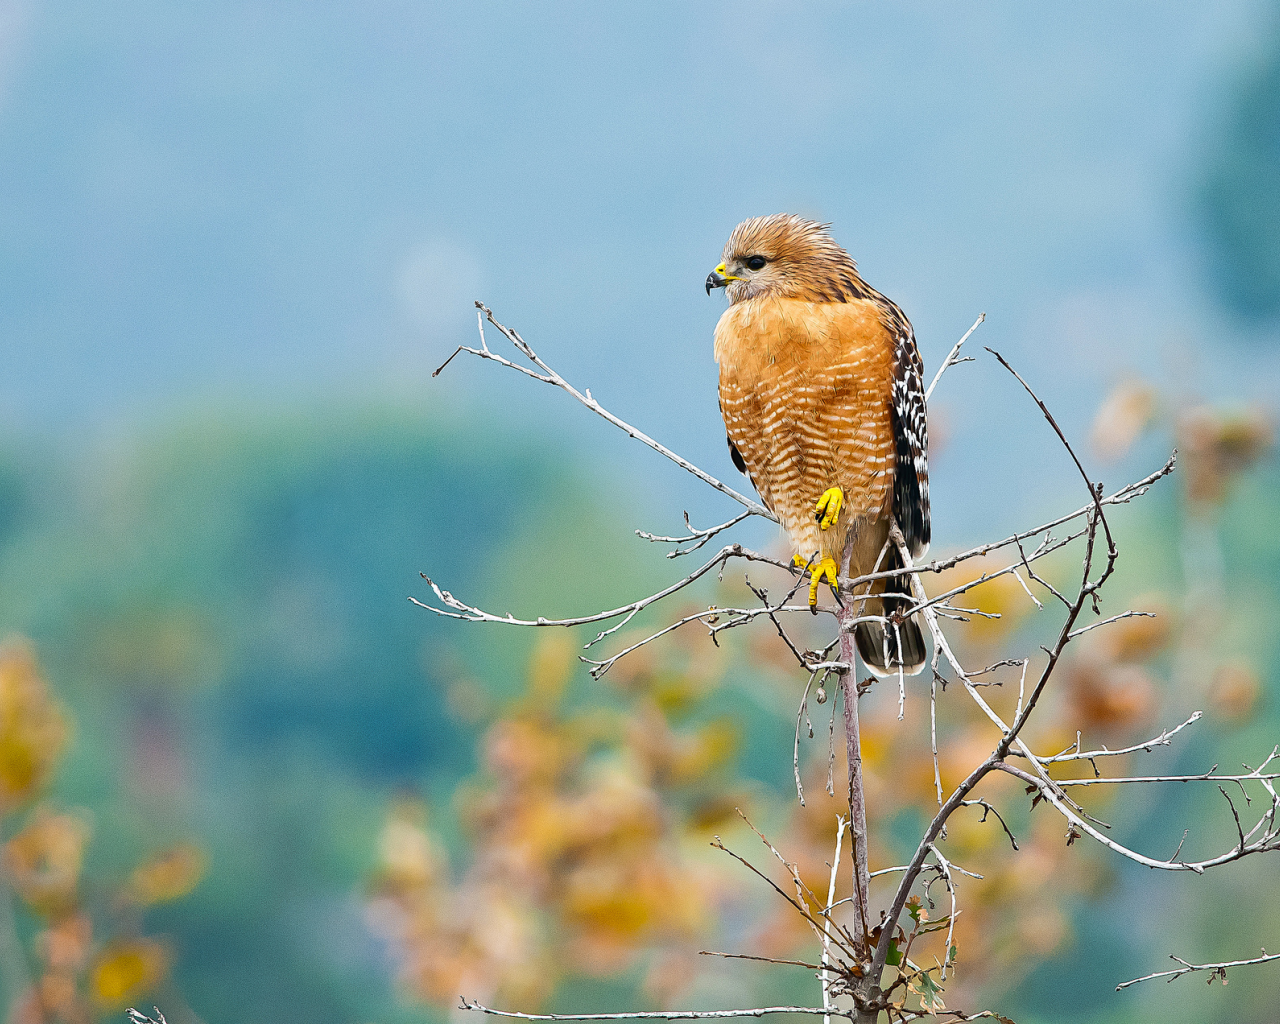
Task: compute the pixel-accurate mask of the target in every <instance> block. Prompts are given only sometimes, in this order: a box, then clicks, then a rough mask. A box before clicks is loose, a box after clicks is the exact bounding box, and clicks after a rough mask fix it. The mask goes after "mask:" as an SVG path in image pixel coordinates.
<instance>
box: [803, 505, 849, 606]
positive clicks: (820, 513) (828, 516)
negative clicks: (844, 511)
mask: <svg viewBox="0 0 1280 1024" xmlns="http://www.w3.org/2000/svg"><path fill="white" fill-rule="evenodd" d="M843 504H844V491H842V490H841V489H840V488H839V487H828V488H827V489H826V491H824V492H823V494H822V497H821V498H819V499H818V504H817V505H815V506H814V507H813V518H814V519H816V520H818V528H819V529H821V530H826V529H828V528H830V527H832V526H835V524H836V521H837V520H838V519H839V518H840V507H841V506H842V505H843ZM810 603H811V604H812V602H810Z"/></svg>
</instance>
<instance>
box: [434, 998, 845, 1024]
mask: <svg viewBox="0 0 1280 1024" xmlns="http://www.w3.org/2000/svg"><path fill="white" fill-rule="evenodd" d="M461 999H462V1005H460V1006H459V1007H458V1009H460V1010H474V1011H476V1012H477V1013H486V1014H488V1015H489V1016H491V1017H514V1018H516V1019H517V1020H710V1019H713V1018H721V1017H764V1016H767V1015H768V1014H771V1013H804V1014H808V1015H809V1016H813V1017H824V1016H827V1015H828V1014H832V1015H834V1016H837V1017H847V1018H849V1019H850V1020H852V1019H853V1014H852V1013H847V1012H844V1011H842V1010H836V1009H826V1008H824V1007H821V1006H758V1007H756V1008H754V1009H751V1010H651V1011H644V1012H636V1013H516V1012H515V1011H513V1010H495V1009H493V1008H492V1007H488V1006H482V1005H481V1004H480V1003H477V1002H476V1001H475V1000H474V999H468V998H467V997H466V996H462V997H461Z"/></svg>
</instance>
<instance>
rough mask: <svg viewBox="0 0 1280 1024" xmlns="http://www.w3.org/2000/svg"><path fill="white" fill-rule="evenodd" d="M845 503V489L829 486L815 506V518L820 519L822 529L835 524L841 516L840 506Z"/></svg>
mask: <svg viewBox="0 0 1280 1024" xmlns="http://www.w3.org/2000/svg"><path fill="white" fill-rule="evenodd" d="M842 505H844V491H842V490H841V489H840V488H839V487H828V488H827V490H826V491H824V492H823V494H822V497H821V498H819V499H818V504H816V505H815V506H814V507H813V518H814V519H816V520H817V521H818V528H819V529H822V530H826V529H829V528H830V527H832V526H835V524H836V521H837V520H838V519H839V518H840V508H841V506H842Z"/></svg>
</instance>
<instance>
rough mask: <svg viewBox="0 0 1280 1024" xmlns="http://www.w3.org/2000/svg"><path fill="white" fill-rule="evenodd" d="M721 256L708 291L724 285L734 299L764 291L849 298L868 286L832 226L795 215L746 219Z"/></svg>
mask: <svg viewBox="0 0 1280 1024" xmlns="http://www.w3.org/2000/svg"><path fill="white" fill-rule="evenodd" d="M721 257H722V259H721V263H720V265H719V266H718V267H716V269H715V270H713V271H711V273H710V274H708V275H707V294H708V295H710V294H711V289H712V288H723V289H725V294H726V295H727V296H728V297H729V302H730V303H734V302H741V301H742V300H743V299H751V298H755V297H756V296H759V295H777V296H779V297H786V298H801V299H808V300H810V301H814V302H845V301H847V300H848V299H851V298H855V297H860V296H861V294H862V291H863V289H865V287H866V286H865V285H864V284H863V283H862V279H861V278H860V277H859V276H858V269H857V265H856V264H855V263H854V262H853V259H852V257H850V256H849V254H848V253H847V252H845V251H844V249H842V248H840V246H839V245H838V244H837V243H836V240H835V239H834V238H832V237H831V235H830V234H828V233H827V225H825V224H819V223H818V222H817V221H812V220H805V219H804V218H803V217H797V216H796V215H795V214H790V213H778V214H774V215H773V216H771V217H754V218H752V219H751V220H744V221H743V222H742V223H741V224H739V225H738V226H737V227H736V228H734V229H733V234H731V235H730V236H729V241H728V242H726V243H725V246H724V252H723V253H721Z"/></svg>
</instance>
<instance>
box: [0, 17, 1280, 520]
mask: <svg viewBox="0 0 1280 1024" xmlns="http://www.w3.org/2000/svg"><path fill="white" fill-rule="evenodd" d="M1272 14H1273V11H1272V8H1271V7H1270V6H1269V5H1267V4H1264V3H1261V2H1258V0H1228V2H1222V3H1217V4H1213V5H1204V4H1198V3H1192V2H1183V0H1165V2H1138V3H1131V4H1127V5H1124V6H1123V7H1122V8H1120V7H1118V5H1115V4H1110V3H1103V2H1087V3H1080V4H1074V5H1071V6H1070V7H1069V8H1063V7H1059V6H1050V5H1025V4H1019V3H1013V2H1007V3H989V4H982V5H946V6H944V5H939V4H935V3H895V4H892V5H888V4H884V5H873V4H870V3H814V4H797V3H785V4H783V3H770V2H755V0H740V2H739V3H737V4H735V5H711V4H697V5H694V4H646V5H625V4H596V3H580V4H578V3H562V4H557V5H554V6H552V5H533V4H528V5H495V4H484V3H468V4H456V3H454V4H429V3H391V2H385V3H374V2H365V3H360V4H356V3H336V2H335V3H315V2H311V3H278V4H272V5H265V4H248V3H234V2H232V3H221V4H215V5H205V4H178V3H143V2H130V0H121V2H119V3H114V4H111V5H101V4H90V3H71V2H65V0H58V2H37V0H0V280H3V281H4V282H5V285H4V287H3V288H2V289H0V357H2V358H3V362H4V365H5V372H4V373H3V374H0V428H7V429H9V430H10V431H11V432H16V433H17V434H19V435H26V434H37V435H48V434H52V435H53V436H55V437H64V438H71V437H76V438H81V437H85V436H89V437H92V436H95V435H96V434H99V433H102V432H103V431H112V430H119V429H120V428H121V427H122V426H123V427H125V428H126V429H128V428H130V427H132V426H134V425H137V424H139V423H147V422H153V421H155V420H157V419H160V420H165V419H171V418H174V417H178V418H180V417H182V416H184V415H189V414H190V413H191V411H192V410H207V409H210V408H213V409H217V408H223V407H228V406H238V405H249V406H255V407H260V406H266V407H270V406H272V405H276V404H280V403H285V404H289V403H294V404H297V403H303V404H306V403H318V404H319V405H321V406H323V405H324V404H326V403H331V402H333V401H334V400H338V401H343V402H347V401H355V402H358V401H367V400H370V399H375V398H379V397H391V398H392V399H393V400H395V401H401V402H404V401H408V402H414V403H417V402H421V403H422V404H423V405H424V407H428V408H438V409H440V410H442V414H455V413H457V412H458V411H459V410H465V409H469V410H470V411H471V412H472V413H477V412H478V413H482V414H483V415H485V416H486V417H488V418H489V419H491V420H492V421H493V423H494V426H495V429H502V430H525V429H531V428H530V427H529V426H528V424H529V423H533V424H535V425H536V426H535V427H534V428H532V429H544V428H546V426H547V425H548V424H551V423H559V424H561V426H562V427H563V428H565V429H567V430H569V432H570V433H576V432H577V430H578V427H579V426H580V425H581V424H582V423H583V422H584V421H582V420H579V419H576V418H574V414H573V413H572V412H570V411H569V410H567V409H564V408H561V407H557V406H555V405H554V404H553V401H554V396H547V395H539V394H533V393H531V392H532V389H531V388H529V387H526V386H523V385H519V384H517V383H516V382H514V381H506V380H504V379H503V378H502V376H501V375H500V374H498V373H497V372H496V371H495V370H494V368H492V367H483V368H464V367H457V368H456V372H455V369H454V368H451V371H450V373H451V375H452V376H450V377H445V378H441V379H440V380H437V381H434V382H433V381H430V380H429V379H428V373H429V371H430V369H431V368H433V367H434V366H435V365H436V363H437V362H439V360H440V359H441V358H442V356H443V354H445V353H447V351H448V350H449V349H450V348H451V347H452V346H453V345H455V344H457V343H458V342H459V341H463V340H466V339H467V338H469V337H470V336H471V334H472V332H473V331H474V318H473V315H472V312H471V309H470V303H471V300H472V299H473V298H477V297H479V298H484V299H485V300H486V301H488V302H489V304H490V305H491V306H493V308H494V309H495V311H496V312H497V313H498V314H499V316H500V317H502V318H503V319H505V320H506V321H507V322H509V323H511V324H513V325H515V326H517V327H518V328H519V329H520V330H521V331H522V333H523V334H524V335H525V336H526V337H527V338H529V340H530V341H532V342H534V343H535V344H537V346H538V347H539V348H540V350H541V351H542V352H543V353H544V354H545V355H546V356H547V357H548V358H551V359H552V360H553V361H554V362H555V363H556V364H557V365H558V366H559V367H560V368H561V369H562V370H564V371H565V372H566V373H569V374H570V375H571V376H572V377H573V378H574V379H575V380H577V381H579V382H581V384H582V385H584V386H590V387H592V388H593V392H594V393H595V394H596V396H597V397H599V398H601V399H602V400H604V401H606V402H608V403H609V404H611V405H612V406H613V407H614V408H615V409H616V411H618V412H619V413H620V414H622V415H624V416H628V417H631V418H633V419H634V420H635V421H636V422H638V423H639V424H641V425H642V426H644V427H645V428H646V429H648V430H649V431H650V432H651V433H654V434H656V435H659V436H661V437H663V438H664V439H666V440H668V442H669V443H670V444H672V446H673V447H677V448H679V449H680V450H682V451H684V452H686V453H687V454H689V455H690V456H691V457H693V458H695V459H696V460H699V461H702V462H705V463H706V464H707V466H708V468H709V469H711V470H712V471H713V472H720V473H728V472H730V470H729V469H728V460H727V457H726V456H725V453H724V450H723V431H722V428H721V426H720V424H719V420H718V414H717V411H716V403H715V368H714V364H713V363H712V360H711V345H710V336H711V330H712V327H713V325H714V323H715V320H716V318H717V317H718V316H719V314H720V312H721V309H722V307H723V298H722V297H720V296H718V295H717V296H713V297H712V298H710V299H708V298H707V297H706V295H705V294H704V293H703V290H702V280H703V278H704V277H705V276H706V272H707V270H708V269H709V268H710V267H711V266H713V265H714V263H715V262H716V260H717V258H718V253H719V249H720V246H721V245H722V244H723V241H724V238H725V237H726V236H727V234H728V232H729V230H730V229H731V228H732V227H733V225H734V224H735V223H736V222H737V221H739V220H740V219H742V218H744V217H747V216H752V215H757V214H761V213H771V212H776V211H779V210H790V211H795V212H799V213H803V214H809V215H812V216H815V217H819V218H822V219H824V220H829V221H831V222H832V223H833V225H834V227H833V231H834V233H835V234H836V236H837V238H838V239H840V241H841V242H842V243H844V244H845V246H846V247H847V248H848V249H849V250H850V251H851V252H852V253H853V255H854V256H855V257H856V258H857V259H858V260H859V262H860V265H861V267H862V269H863V272H864V275H865V276H866V277H867V278H868V280H870V281H871V282H872V283H873V284H875V285H876V286H877V287H879V288H881V289H882V290H883V291H885V292H887V293H888V294H890V295H891V296H893V297H894V298H895V299H897V300H898V301H899V302H900V304H902V305H903V306H904V308H905V309H906V310H907V312H908V314H909V315H910V316H911V318H912V320H913V321H914V323H915V326H916V331H917V335H918V337H919V339H920V344H921V348H922V351H923V352H924V355H925V358H926V362H927V364H928V366H929V367H930V368H932V367H935V366H936V365H937V362H938V361H939V359H940V358H941V356H942V355H943V354H944V353H945V352H946V350H947V349H948V348H949V347H950V345H951V344H952V342H953V341H954V340H955V339H956V338H957V337H958V336H959V335H960V334H961V333H962V332H963V331H964V329H965V328H966V327H967V326H968V325H969V323H971V322H972V320H973V319H974V317H975V316H976V315H977V313H978V312H979V311H984V310H985V311H986V312H987V313H988V317H989V319H988V322H987V324H986V325H984V327H983V328H982V329H981V331H980V334H979V335H978V337H977V338H976V339H975V340H980V341H981V342H982V343H984V344H988V345H992V346H995V347H999V348H1000V349H1002V350H1003V351H1005V352H1006V354H1008V355H1009V356H1010V357H1011V358H1012V359H1014V360H1015V362H1016V363H1017V364H1018V365H1019V366H1021V367H1022V368H1024V369H1025V370H1026V371H1027V372H1028V374H1030V375H1031V376H1032V377H1033V379H1035V380H1036V381H1037V382H1038V384H1039V385H1040V386H1041V387H1042V388H1043V390H1044V391H1045V393H1046V395H1047V397H1049V398H1050V399H1051V400H1053V401H1054V402H1055V405H1056V407H1057V408H1058V409H1059V410H1060V412H1061V413H1062V416H1063V419H1064V420H1065V421H1066V422H1067V423H1068V424H1069V425H1070V426H1071V427H1072V428H1074V429H1076V430H1077V431H1081V430H1083V429H1084V425H1086V424H1087V423H1088V420H1089V417H1090V416H1091V414H1092V411H1093V409H1094V407H1095V406H1096V404H1097V401H1098V399H1099V397H1100V395H1101V394H1102V393H1103V392H1104V391H1105V390H1106V388H1107V387H1108V386H1109V385H1110V384H1111V383H1113V382H1114V381H1115V380H1117V379H1119V378H1121V377H1123V376H1124V375H1126V374H1129V373H1133V372H1141V373H1143V374H1146V375H1155V376H1159V375H1161V374H1164V375H1166V376H1167V375H1169V374H1173V375H1175V376H1179V380H1180V382H1181V383H1180V386H1182V385H1184V384H1185V383H1186V381H1187V380H1190V381H1191V382H1192V383H1193V384H1194V390H1196V391H1199V392H1201V393H1205V394H1209V395H1218V396H1233V397H1236V396H1243V397H1248V396H1249V394H1250V393H1252V394H1255V395H1264V396H1265V395H1268V394H1269V393H1270V392H1271V391H1272V390H1273V387H1274V382H1275V377H1276V372H1275V371H1276V363H1275V356H1274V355H1270V354H1264V353H1262V352H1261V351H1260V350H1259V349H1258V348H1257V347H1256V346H1251V345H1250V343H1249V341H1248V339H1239V338H1236V337H1235V335H1234V332H1235V328H1234V327H1233V326H1232V324H1231V323H1230V322H1229V321H1228V320H1227V318H1226V317H1225V315H1224V314H1222V313H1221V312H1220V311H1219V310H1218V308H1217V306H1216V304H1215V301H1214V299H1213V297H1212V295H1211V294H1209V292H1208V289H1207V286H1206V285H1205V284H1204V283H1203V276H1204V275H1203V265H1202V260H1203V256H1202V243H1201V241H1200V238H1199V234H1198V229H1197V226H1196V223H1195V220H1194V216H1193V207H1194V196H1195V189H1196V186H1197V184H1198V181H1199V178H1198V175H1199V174H1200V172H1201V168H1202V166H1203V160H1202V154H1203V152H1204V147H1205V146H1206V145H1209V144H1211V140H1212V132H1213V128H1214V125H1215V124H1216V123H1217V121H1218V120H1219V119H1220V118H1221V116H1222V112H1223V110H1224V108H1225V106H1226V103H1227V102H1228V97H1229V92H1230V89H1231V86H1232V85H1233V83H1234V82H1235V81H1236V80H1237V79H1238V77H1239V76H1240V75H1241V74H1242V73H1244V71H1245V70H1246V69H1247V68H1248V66H1249V64H1250V61H1251V60H1253V59H1254V57H1255V54H1256V52H1257V50H1258V47H1259V46H1260V42H1259V40H1260V39H1261V38H1262V36H1263V35H1264V33H1265V31H1267V30H1268V29H1269V28H1270V26H1271V23H1272ZM1269 351H1270V350H1268V352H1269ZM1259 360H1260V367H1259ZM1246 363H1249V364H1250V365H1251V366H1253V367H1257V368H1255V369H1252V370H1251V372H1250V373H1249V374H1242V373H1241V372H1240V368H1241V367H1242V366H1244V365H1246ZM953 372H954V373H955V375H956V376H955V378H954V379H953V380H951V381H949V382H948V383H947V384H945V385H944V386H943V389H942V390H941V391H940V393H939V402H940V405H941V406H942V409H941V412H942V413H943V415H944V416H945V422H946V429H947V431H948V433H949V435H950V436H951V437H952V439H953V447H952V453H953V455H952V456H946V455H945V454H944V458H945V459H949V460H950V461H949V464H950V466H951V467H952V468H951V469H948V465H947V464H946V463H943V464H940V465H939V468H938V472H939V474H940V479H939V486H940V487H941V488H942V491H943V493H945V492H946V491H947V489H948V487H949V486H950V485H949V483H948V477H947V473H949V472H952V473H957V474H959V473H963V474H965V475H968V474H972V473H974V472H981V473H983V474H990V475H991V479H992V480H993V481H997V482H1003V483H1005V484H1007V485H1009V486H1011V487H1013V486H1019V485H1024V484H1025V483H1026V482H1027V480H1028V476H1027V466H1028V464H1029V463H1034V461H1035V459H1036V458H1037V453H1038V452H1040V451H1042V450H1044V449H1045V448H1047V447H1048V446H1049V445H1048V439H1047V436H1045V435H1043V432H1042V431H1039V430H1038V427H1037V425H1036V424H1035V419H1034V417H1033V416H1031V415H1030V412H1029V411H1028V410H1027V408H1026V407H1025V404H1024V403H1021V402H1020V401H1019V399H1018V395H1017V393H1016V392H1014V391H1012V390H1010V389H1009V387H1008V384H1007V383H1006V381H1005V379H1004V378H1002V377H1001V376H1000V374H998V373H996V372H995V371H994V370H993V368H992V367H991V366H990V365H989V364H981V365H978V366H966V367H961V368H959V369H958V370H956V371H953ZM1184 390H1185V388H1184ZM552 417H555V419H554V420H553V419H552ZM575 443H576V442H575ZM587 444H588V450H589V451H592V452H595V453H597V454H605V455H608V456H609V457H610V458H613V457H614V456H613V453H614V452H615V449H614V448H612V447H610V444H611V442H605V441H601V442H599V444H600V445H602V446H603V447H600V448H592V447H591V445H593V444H596V442H594V441H588V442H587ZM616 451H617V452H618V453H619V454H618V456H617V457H618V458H619V459H621V460H623V464H625V465H631V464H632V462H631V461H630V460H633V459H634V465H635V466H636V467H640V469H639V471H640V472H642V473H650V472H653V473H656V474H658V476H657V477H655V479H658V478H661V479H663V480H666V479H667V478H666V477H661V472H660V471H659V470H657V469H656V468H655V467H654V466H653V464H652V462H651V460H649V459H648V457H647V456H646V455H645V454H644V453H642V452H637V453H633V454H626V455H624V454H621V453H622V452H630V450H629V449H625V448H623V447H620V448H618V449H616ZM1033 468H1034V467H1033ZM953 483H954V484H955V486H953V487H952V489H953V490H954V492H955V493H954V496H953V499H952V501H951V508H952V509H953V511H954V517H955V522H956V524H957V529H961V524H969V523H975V522H978V521H980V520H981V519H982V517H983V516H984V515H986V514H987V513H986V512H985V510H984V506H983V501H982V500H980V499H979V498H978V497H976V496H975V494H974V489H973V488H971V487H960V486H958V478H957V480H956V481H953ZM670 486H671V487H672V488H673V493H674V494H676V495H677V496H678V497H680V498H682V499H683V498H689V500H690V501H693V500H695V499H694V498H693V497H692V492H686V491H683V490H681V487H682V486H683V484H679V483H671V484H670ZM942 507H944V508H945V507H946V505H945V504H944V505H943V506H942ZM716 508H718V506H716ZM709 514H710V512H709ZM655 525H656V524H655ZM942 527H943V531H944V533H945V531H946V523H945V522H944V523H943V524H942Z"/></svg>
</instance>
